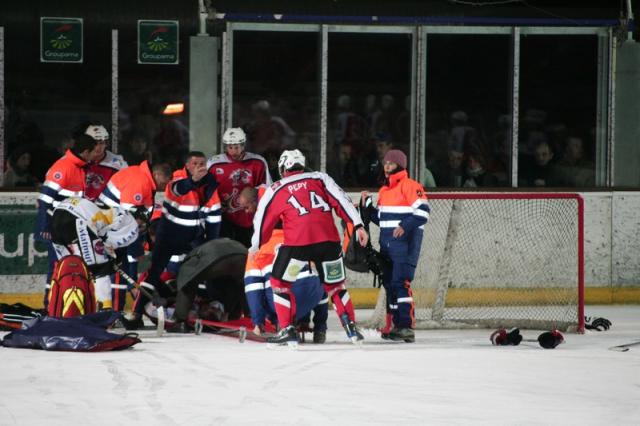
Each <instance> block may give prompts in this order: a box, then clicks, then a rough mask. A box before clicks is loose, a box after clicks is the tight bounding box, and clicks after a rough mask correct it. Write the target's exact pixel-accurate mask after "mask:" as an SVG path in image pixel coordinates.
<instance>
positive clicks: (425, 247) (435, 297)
mask: <svg viewBox="0 0 640 426" xmlns="http://www.w3.org/2000/svg"><path fill="white" fill-rule="evenodd" d="M429 203H430V206H431V216H430V219H429V223H427V224H426V225H425V229H424V239H423V243H422V251H421V255H420V261H419V263H420V264H419V265H418V266H417V268H416V276H415V278H414V281H413V283H412V289H413V298H414V301H415V316H416V328H442V327H445V328H462V327H489V328H502V327H504V328H508V327H520V328H529V329H551V328H557V329H560V330H565V331H577V332H582V331H583V330H584V296H583V295H584V290H583V289H584V266H583V264H584V253H583V209H584V207H583V200H582V198H581V197H580V196H579V195H576V194H565V193H500V194H486V193H441V192H438V193H432V194H430V195H429ZM385 313H386V302H385V295H384V289H381V291H380V295H379V297H378V303H377V304H376V309H375V311H374V314H373V317H372V318H371V320H370V324H369V325H370V326H373V327H380V326H382V325H383V324H384V318H385Z"/></svg>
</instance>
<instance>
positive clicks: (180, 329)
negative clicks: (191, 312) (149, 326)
mask: <svg viewBox="0 0 640 426" xmlns="http://www.w3.org/2000/svg"><path fill="white" fill-rule="evenodd" d="M190 331H191V330H190V328H189V326H187V323H186V322H184V321H176V322H174V323H173V325H172V326H171V327H168V328H167V333H182V334H186V333H189V332H190Z"/></svg>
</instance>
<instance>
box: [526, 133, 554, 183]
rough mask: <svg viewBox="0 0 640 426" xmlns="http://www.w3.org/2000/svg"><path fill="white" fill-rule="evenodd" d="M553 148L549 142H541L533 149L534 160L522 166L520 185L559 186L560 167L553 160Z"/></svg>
mask: <svg viewBox="0 0 640 426" xmlns="http://www.w3.org/2000/svg"><path fill="white" fill-rule="evenodd" d="M553 156H554V154H553V150H552V149H551V146H550V145H549V143H547V142H544V141H543V142H540V143H539V144H538V145H536V147H535V148H534V150H533V162H531V163H529V164H523V165H522V167H521V170H522V175H523V179H521V180H520V186H537V187H543V186H558V185H559V181H558V178H559V176H558V169H557V166H556V165H555V164H554V162H553Z"/></svg>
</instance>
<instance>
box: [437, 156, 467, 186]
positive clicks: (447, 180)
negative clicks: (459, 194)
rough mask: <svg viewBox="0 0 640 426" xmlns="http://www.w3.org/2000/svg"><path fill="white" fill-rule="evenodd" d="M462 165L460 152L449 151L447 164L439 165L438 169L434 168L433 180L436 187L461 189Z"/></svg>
mask: <svg viewBox="0 0 640 426" xmlns="http://www.w3.org/2000/svg"><path fill="white" fill-rule="evenodd" d="M463 164H464V153H463V152H462V151H457V150H455V149H450V150H449V156H448V160H447V162H446V163H445V164H443V165H440V167H437V168H434V174H435V179H436V182H438V185H439V186H440V187H443V186H444V187H452V188H459V187H461V186H462V175H463V167H462V166H463ZM436 166H438V165H436Z"/></svg>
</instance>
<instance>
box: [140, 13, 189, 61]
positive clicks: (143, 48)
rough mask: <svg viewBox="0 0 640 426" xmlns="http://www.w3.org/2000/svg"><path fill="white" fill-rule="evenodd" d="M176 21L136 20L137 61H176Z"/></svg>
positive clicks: (177, 30) (177, 29) (177, 31)
mask: <svg viewBox="0 0 640 426" xmlns="http://www.w3.org/2000/svg"><path fill="white" fill-rule="evenodd" d="M178 34H179V25H178V21H154V20H142V19H141V20H138V63H139V64H170V65H175V64H177V63H178V61H179V58H178Z"/></svg>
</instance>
